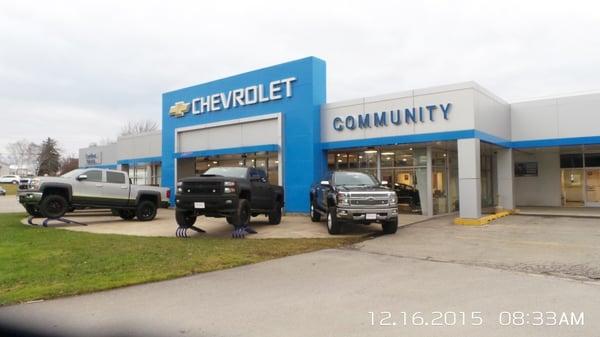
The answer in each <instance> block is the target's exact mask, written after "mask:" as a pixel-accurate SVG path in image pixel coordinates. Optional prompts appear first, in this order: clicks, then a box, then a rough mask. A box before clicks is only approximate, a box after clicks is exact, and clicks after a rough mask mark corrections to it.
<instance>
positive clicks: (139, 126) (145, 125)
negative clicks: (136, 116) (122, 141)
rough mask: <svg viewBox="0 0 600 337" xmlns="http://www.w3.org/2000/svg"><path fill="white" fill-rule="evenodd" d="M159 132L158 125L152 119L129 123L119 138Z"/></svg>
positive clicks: (123, 128) (122, 129)
mask: <svg viewBox="0 0 600 337" xmlns="http://www.w3.org/2000/svg"><path fill="white" fill-rule="evenodd" d="M155 130H158V123H156V122H155V121H153V120H151V119H144V120H139V121H129V122H127V124H125V125H124V126H123V127H122V128H121V133H120V134H119V136H132V135H139V134H141V133H146V132H151V131H155Z"/></svg>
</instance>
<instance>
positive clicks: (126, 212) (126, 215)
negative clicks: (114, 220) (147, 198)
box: [118, 209, 135, 220]
mask: <svg viewBox="0 0 600 337" xmlns="http://www.w3.org/2000/svg"><path fill="white" fill-rule="evenodd" d="M118 213H119V216H120V217H121V219H123V220H132V219H133V218H135V211H134V210H132V209H120V210H118Z"/></svg>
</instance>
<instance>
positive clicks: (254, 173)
mask: <svg viewBox="0 0 600 337" xmlns="http://www.w3.org/2000/svg"><path fill="white" fill-rule="evenodd" d="M249 175H250V176H249V179H250V185H251V186H252V208H253V209H271V208H272V204H271V203H272V200H273V195H272V191H271V188H270V187H269V184H268V182H267V175H266V173H265V172H264V171H263V170H259V169H255V168H251V169H250V170H249Z"/></svg>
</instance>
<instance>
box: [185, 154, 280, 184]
mask: <svg viewBox="0 0 600 337" xmlns="http://www.w3.org/2000/svg"><path fill="white" fill-rule="evenodd" d="M222 166H246V167H256V168H259V169H262V170H264V171H265V172H266V174H267V179H268V180H269V183H271V184H275V185H277V184H279V159H278V153H277V152H255V153H245V154H235V155H218V156H208V157H197V158H195V167H194V172H195V174H196V175H201V174H203V173H204V172H205V171H206V170H208V169H209V168H211V167H222Z"/></svg>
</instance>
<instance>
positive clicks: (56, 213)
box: [39, 194, 69, 219]
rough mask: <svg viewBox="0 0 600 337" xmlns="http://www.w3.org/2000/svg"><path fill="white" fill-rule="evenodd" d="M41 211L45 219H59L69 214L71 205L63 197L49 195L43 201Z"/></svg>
mask: <svg viewBox="0 0 600 337" xmlns="http://www.w3.org/2000/svg"><path fill="white" fill-rule="evenodd" d="M39 210H40V213H41V214H42V216H43V217H45V218H49V219H57V218H60V217H62V216H63V215H65V213H67V211H68V210H69V203H68V202H67V199H65V197H63V196H62V195H59V194H49V195H47V196H45V197H44V198H43V199H42V202H41V203H40V207H39Z"/></svg>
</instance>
